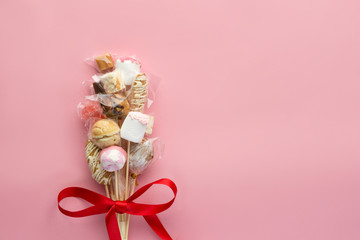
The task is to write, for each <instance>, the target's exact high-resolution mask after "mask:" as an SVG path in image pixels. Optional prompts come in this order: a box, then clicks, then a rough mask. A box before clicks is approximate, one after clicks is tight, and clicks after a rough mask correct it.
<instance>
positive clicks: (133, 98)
mask: <svg viewBox="0 0 360 240" xmlns="http://www.w3.org/2000/svg"><path fill="white" fill-rule="evenodd" d="M147 90H148V80H147V78H146V75H145V74H144V73H142V74H139V75H137V76H136V78H135V80H134V82H133V84H132V88H131V94H130V96H129V98H130V100H129V102H130V111H133V112H142V111H143V110H144V107H145V104H146V97H147Z"/></svg>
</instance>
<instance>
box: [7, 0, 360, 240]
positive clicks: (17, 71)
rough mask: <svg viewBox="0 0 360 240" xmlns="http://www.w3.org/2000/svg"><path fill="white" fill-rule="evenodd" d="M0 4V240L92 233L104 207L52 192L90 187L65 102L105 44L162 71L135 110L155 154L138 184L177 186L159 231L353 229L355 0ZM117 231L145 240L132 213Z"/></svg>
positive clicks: (357, 129)
mask: <svg viewBox="0 0 360 240" xmlns="http://www.w3.org/2000/svg"><path fill="white" fill-rule="evenodd" d="M0 9H1V10H0V13H1V14H0V33H1V40H0V41H1V44H0V52H1V57H0V66H1V71H0V79H1V88H0V102H1V120H0V124H1V126H2V129H1V136H2V138H1V140H0V141H1V142H0V143H1V153H2V161H1V163H2V164H1V167H2V172H1V174H0V182H1V193H0V197H1V198H0V199H1V201H0V203H1V204H0V226H1V227H0V229H1V238H2V239H37V240H40V239H53V240H57V239H59V240H60V239H69V240H70V239H87V240H92V239H94V240H95V239H107V235H106V228H105V223H104V216H94V217H88V218H83V219H73V218H69V217H66V216H64V215H62V214H61V213H60V212H59V211H58V210H57V203H56V197H57V193H58V192H59V191H60V190H61V189H62V188H64V187H68V186H82V187H86V188H89V189H92V190H96V191H99V192H101V193H104V190H103V188H101V187H100V186H99V185H97V184H96V183H95V182H94V181H93V180H92V179H91V176H90V173H89V170H88V167H87V164H86V161H85V158H84V144H85V140H86V139H85V137H84V132H83V131H84V129H83V126H82V124H81V122H80V120H79V119H78V117H77V113H76V105H77V103H78V102H79V101H81V100H82V99H83V97H84V96H85V95H87V94H88V90H87V89H85V88H84V87H83V85H82V82H83V81H84V80H86V79H89V78H90V76H91V75H92V73H93V72H92V71H91V69H90V68H89V67H88V66H86V64H84V62H83V59H85V58H86V57H89V56H92V55H94V54H99V53H102V52H104V51H107V50H110V51H113V52H118V53H120V54H122V55H131V54H136V55H137V56H138V57H139V58H140V60H141V61H142V63H143V66H144V68H145V70H146V71H148V72H150V73H152V74H154V75H156V76H159V77H160V78H162V80H163V81H162V84H161V86H160V88H159V92H158V95H157V98H156V101H155V104H154V105H153V107H152V110H151V111H152V112H154V113H155V114H156V115H155V117H156V120H155V121H156V124H155V129H154V132H155V133H154V135H156V136H160V137H161V138H162V139H163V140H164V141H165V143H166V150H165V156H164V159H162V160H160V161H158V162H156V163H155V164H154V165H153V166H152V167H151V169H149V170H148V171H147V172H146V173H145V174H144V175H143V176H142V177H141V178H140V180H139V181H140V184H141V185H143V184H145V183H148V182H150V181H153V180H156V179H159V178H162V177H169V178H171V179H173V180H174V181H175V182H176V183H177V184H178V188H179V195H178V199H177V200H176V202H175V204H174V205H173V206H172V207H171V209H169V210H168V211H166V212H164V213H162V214H160V218H161V219H162V220H163V222H164V225H165V226H166V228H167V229H168V230H169V232H170V233H171V235H172V236H173V237H174V239H177V240H181V239H190V240H192V239H208V240H213V239H214V240H219V239H244V240H265V239H269V240H321V239H326V240H357V239H359V237H360V222H359V216H360V207H359V206H360V192H359V190H360V187H359V181H360V175H359V173H360V163H359V159H360V148H359V140H360V135H359V134H360V126H359V123H360V113H359V101H360V95H359V92H360V83H359V77H360V68H359V60H360V47H359V46H360V45H359V42H360V31H359V26H360V25H359V24H360V14H359V11H360V3H359V1H350V0H344V1H340V0H337V1H335V0H334V1H321V0H311V1H310V0H305V1H285V0H277V1H259V0H255V1H234V0H233V1H226V0H224V1H186V0H184V1H165V0H159V1H84V0H82V1H68V0H66V1H40V0H34V1H25V0H22V1H2V3H0ZM155 193H156V190H155ZM164 197H167V194H164ZM150 198H151V196H150V195H149V196H145V197H144V199H145V200H149V199H150ZM156 199H157V200H161V199H163V196H162V194H161V195H158V196H156ZM79 204H80V203H79ZM80 205H81V204H80ZM130 228H131V230H130V239H148V240H150V239H157V237H156V235H155V234H154V233H153V232H152V230H151V229H150V228H149V227H148V226H147V225H146V223H145V221H144V220H143V219H142V218H140V217H133V218H131V226H130Z"/></svg>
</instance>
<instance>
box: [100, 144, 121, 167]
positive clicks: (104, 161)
mask: <svg viewBox="0 0 360 240" xmlns="http://www.w3.org/2000/svg"><path fill="white" fill-rule="evenodd" d="M125 162H126V152H125V150H124V149H122V148H121V147H118V146H111V147H108V148H105V149H103V150H102V151H101V152H100V163H101V166H102V168H103V169H105V170H106V171H108V172H114V171H117V170H120V169H122V168H123V167H124V164H125Z"/></svg>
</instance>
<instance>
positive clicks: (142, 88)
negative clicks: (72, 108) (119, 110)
mask: <svg viewBox="0 0 360 240" xmlns="http://www.w3.org/2000/svg"><path fill="white" fill-rule="evenodd" d="M109 56H110V57H109ZM109 59H111V60H109ZM85 62H86V63H87V64H88V65H89V66H91V68H93V69H94V70H95V71H96V72H97V73H96V74H95V75H93V76H92V78H91V80H88V81H84V82H83V84H84V85H85V86H86V87H89V88H90V89H91V93H92V94H120V95H122V96H124V97H127V100H128V102H129V104H130V108H131V111H139V112H143V111H145V112H146V111H147V110H148V109H149V108H150V106H151V105H152V103H153V102H154V100H155V95H156V91H157V88H158V86H159V83H160V79H159V78H157V77H154V76H152V75H150V74H145V73H144V72H143V70H142V68H141V63H140V61H139V60H138V59H137V58H136V57H135V56H132V57H118V55H117V54H114V53H105V54H103V55H100V56H98V57H90V58H87V59H86V60H85ZM107 62H110V64H108V63H107ZM104 65H106V66H107V67H106V66H104ZM104 69H106V70H104Z"/></svg>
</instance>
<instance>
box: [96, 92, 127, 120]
mask: <svg viewBox="0 0 360 240" xmlns="http://www.w3.org/2000/svg"><path fill="white" fill-rule="evenodd" d="M99 101H100V103H101V107H102V109H103V113H104V114H105V115H106V116H107V117H109V118H116V119H118V120H124V119H125V117H126V116H127V115H128V113H129V111H130V105H129V102H128V101H127V99H126V97H124V96H122V95H120V94H111V95H109V94H106V95H99Z"/></svg>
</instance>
